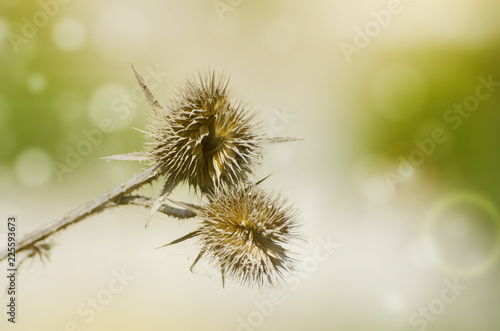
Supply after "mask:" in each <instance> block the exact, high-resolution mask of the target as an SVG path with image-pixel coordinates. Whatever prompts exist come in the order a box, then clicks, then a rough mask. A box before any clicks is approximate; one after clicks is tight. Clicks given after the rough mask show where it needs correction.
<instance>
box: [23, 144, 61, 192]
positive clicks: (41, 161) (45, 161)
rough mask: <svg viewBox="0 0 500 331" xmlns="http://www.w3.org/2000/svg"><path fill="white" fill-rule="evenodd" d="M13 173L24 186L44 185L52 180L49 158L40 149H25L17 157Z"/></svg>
mask: <svg viewBox="0 0 500 331" xmlns="http://www.w3.org/2000/svg"><path fill="white" fill-rule="evenodd" d="M15 171H16V175H17V178H18V179H19V181H20V182H21V183H23V184H24V185H25V186H32V187H33V186H41V185H44V184H46V183H47V182H48V181H49V180H50V179H51V178H52V168H51V158H50V156H49V154H48V153H47V152H45V151H44V150H42V149H40V148H30V149H27V150H25V151H24V152H22V153H21V155H19V156H18V158H17V160H16V164H15Z"/></svg>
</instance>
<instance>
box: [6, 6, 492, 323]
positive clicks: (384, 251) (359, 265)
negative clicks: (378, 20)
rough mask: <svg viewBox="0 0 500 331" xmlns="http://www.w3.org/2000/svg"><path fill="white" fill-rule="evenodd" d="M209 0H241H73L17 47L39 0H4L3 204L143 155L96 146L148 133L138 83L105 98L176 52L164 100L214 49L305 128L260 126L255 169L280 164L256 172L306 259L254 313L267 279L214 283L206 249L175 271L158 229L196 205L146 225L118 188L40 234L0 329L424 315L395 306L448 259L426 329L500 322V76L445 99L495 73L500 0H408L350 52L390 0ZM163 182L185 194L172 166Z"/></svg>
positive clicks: (68, 191) (112, 180)
mask: <svg viewBox="0 0 500 331" xmlns="http://www.w3.org/2000/svg"><path fill="white" fill-rule="evenodd" d="M47 2H50V1H48V0H45V1H43V0H42V3H47ZM221 2H222V3H226V4H228V3H232V4H233V5H229V6H230V10H228V11H226V12H223V13H219V14H218V12H217V10H216V9H215V7H214V2H212V0H209V1H153V0H142V1H135V0H128V1H118V0H116V1H112V0H104V1H82V0H71V1H68V2H67V4H61V5H58V6H57V8H56V7H54V8H56V9H57V10H56V9H54V10H55V12H54V15H53V17H51V18H50V19H49V20H48V22H47V23H46V24H45V25H44V26H43V27H41V28H40V29H39V31H38V33H37V35H36V36H34V37H33V38H30V39H29V40H28V43H27V44H23V45H20V49H19V52H17V53H16V52H14V48H13V47H12V44H11V42H10V39H9V38H10V37H9V32H14V33H17V34H21V31H22V27H23V24H24V21H23V17H25V18H27V19H28V20H32V18H33V16H34V15H36V14H37V13H39V12H40V11H41V10H42V7H41V6H40V4H39V2H38V1H28V0H24V1H15V0H2V1H1V2H0V146H1V147H0V183H1V185H0V197H1V199H0V211H1V213H0V214H1V218H2V222H0V224H5V223H4V220H6V219H7V216H8V215H16V216H17V217H18V219H19V225H18V230H19V234H24V233H27V232H29V231H32V230H34V229H36V228H37V227H39V226H41V225H43V224H46V223H47V222H49V221H51V220H53V219H55V218H57V217H59V216H60V215H62V214H64V213H66V212H68V211H70V210H72V209H73V208H76V207H78V206H79V205H81V204H83V203H85V202H87V201H88V200H90V199H92V198H93V197H95V196H97V195H99V194H101V193H104V192H105V191H106V190H108V189H110V188H112V187H114V186H116V185H118V184H119V183H121V182H123V181H124V180H126V179H128V178H130V177H131V176H132V175H133V174H134V173H137V172H138V171H140V170H141V167H142V166H141V165H137V164H128V163H124V162H110V163H108V162H106V161H103V160H100V159H99V158H100V157H103V156H107V155H111V154H119V153H127V152H131V151H139V150H141V149H142V148H143V146H144V143H145V140H144V138H143V136H142V134H141V133H140V132H138V131H136V130H133V129H131V128H132V127H135V128H138V129H141V130H143V129H144V128H145V124H146V123H147V120H148V118H149V114H150V110H149V108H148V106H147V103H146V101H145V100H141V101H140V102H139V103H138V105H137V106H136V107H130V108H128V109H127V112H128V114H127V116H125V117H124V118H120V117H118V116H117V115H118V114H119V113H117V112H114V111H113V110H112V109H113V108H112V104H113V102H114V101H115V100H116V99H117V98H119V97H120V95H122V94H131V93H132V91H134V88H135V87H136V82H135V80H134V77H133V73H132V71H131V68H130V63H131V62H132V63H134V65H135V67H136V68H137V70H138V71H139V72H141V73H142V74H144V75H146V74H147V73H148V67H149V68H157V67H158V68H160V70H161V71H162V72H165V73H168V76H166V77H163V78H162V79H161V82H159V84H158V86H157V87H156V88H154V89H153V92H154V93H155V95H156V96H157V97H158V98H159V99H160V100H164V99H165V98H167V97H168V96H169V95H170V94H171V92H172V91H173V89H174V88H175V86H176V85H177V84H179V83H181V82H182V81H183V80H184V79H185V78H186V77H187V76H188V75H191V74H194V73H196V71H197V70H199V69H202V70H203V69H206V68H215V69H216V70H225V71H226V72H228V73H230V74H231V80H232V85H233V87H234V89H235V91H236V92H237V93H238V95H240V96H242V97H244V98H245V99H247V100H248V102H249V103H250V104H252V105H253V106H254V108H255V109H260V110H261V114H262V118H263V121H264V123H266V125H267V126H270V125H271V124H272V123H277V125H274V126H273V127H271V129H274V131H273V133H275V134H276V135H284V136H297V137H304V138H306V139H305V140H304V141H300V142H295V143H289V144H282V145H275V146H271V147H269V148H268V149H267V150H266V153H265V156H264V159H263V162H262V166H261V167H260V168H259V169H258V170H257V171H256V177H255V178H256V179H258V178H262V177H264V176H266V175H267V174H269V173H273V176H271V177H270V178H269V179H268V180H266V182H265V185H266V187H269V188H274V189H276V190H278V191H280V192H282V193H283V194H285V195H286V196H288V197H289V199H290V201H292V202H294V203H295V206H296V207H297V208H299V209H300V210H301V214H302V217H303V220H304V223H305V225H304V227H303V232H304V234H305V235H306V236H307V238H308V244H306V245H305V246H304V247H302V248H300V249H298V252H299V253H300V254H301V255H299V261H300V262H299V265H301V263H303V262H302V261H308V262H307V263H309V264H305V265H304V268H306V269H307V270H309V271H310V272H306V273H305V277H307V279H304V280H302V281H301V282H300V284H298V283H297V281H293V282H291V283H290V284H289V285H286V284H284V285H283V289H282V290H283V293H284V294H283V295H284V297H282V298H281V300H280V301H279V303H278V304H276V305H275V306H274V307H273V308H272V309H271V308H269V313H267V312H266V314H267V315H266V316H265V315H264V314H262V313H259V312H258V310H257V308H256V306H255V302H258V303H261V302H263V301H266V300H270V298H271V292H270V291H268V290H264V291H262V292H259V291H258V290H255V289H253V290H252V289H247V288H242V287H241V286H239V285H236V284H233V283H231V282H228V283H227V286H226V288H225V289H223V288H222V286H221V282H220V276H219V275H218V274H217V272H215V271H214V270H213V269H212V268H210V267H209V266H207V265H206V264H203V263H201V264H200V265H199V266H198V267H197V268H196V269H195V272H194V273H191V272H190V271H189V266H190V264H191V263H192V261H193V259H194V258H195V257H196V255H197V246H196V243H195V242H193V241H190V242H186V243H183V244H179V245H177V246H175V247H169V248H164V249H161V250H155V249H154V248H155V247H157V246H159V245H161V244H164V243H166V242H169V241H171V240H173V239H176V238H178V237H180V236H182V235H184V234H186V233H188V232H189V231H190V230H191V229H193V227H194V226H195V225H196V223H195V221H194V220H190V221H177V220H174V219H170V218H168V217H166V216H164V215H156V216H155V217H154V218H153V220H152V222H151V226H150V227H149V228H148V230H147V231H145V230H144V222H145V220H146V218H147V215H148V213H149V211H148V210H145V209H143V208H140V207H126V208H123V207H122V208H116V209H112V210H108V211H105V212H103V213H101V214H99V215H96V216H94V217H92V218H89V219H87V220H85V221H84V222H82V223H81V224H78V225H76V226H74V227H71V228H69V229H68V230H66V231H64V232H62V233H60V234H58V235H56V236H54V237H53V238H51V240H52V242H53V243H54V244H55V246H54V248H53V249H52V251H51V261H50V262H48V263H46V264H45V265H44V264H42V263H41V262H39V261H33V262H30V263H27V264H26V265H25V266H24V268H23V269H22V270H21V274H20V275H19V276H18V279H17V284H18V288H19V296H18V317H17V319H18V320H17V321H18V323H16V325H11V324H10V323H7V322H6V314H5V313H4V312H3V311H4V310H5V308H2V310H1V314H0V316H1V319H0V329H1V330H50V331H54V330H61V331H63V330H65V328H66V327H67V326H68V323H71V322H75V323H77V324H78V326H79V327H80V328H81V330H84V331H97V330H107V331H109V330H214V331H220V330H237V329H238V325H239V321H240V318H241V319H243V320H248V319H249V318H256V320H254V321H253V323H254V325H255V327H252V328H253V329H255V330H287V331H292V330H384V331H385V330H419V327H418V326H415V325H411V324H410V321H409V317H410V316H411V315H412V314H413V313H415V312H418V311H419V309H420V307H428V306H429V305H430V304H432V303H433V302H434V304H435V305H437V306H436V307H438V308H439V307H440V306H439V305H440V303H439V300H441V301H442V299H441V295H442V293H443V291H444V290H445V289H446V288H447V285H446V281H451V282H453V281H454V280H455V279H458V281H459V283H460V284H463V286H465V287H466V289H465V290H463V291H462V292H461V293H460V295H459V296H458V297H456V298H455V299H454V300H452V302H450V303H446V304H445V305H444V306H443V309H442V312H440V314H439V315H438V316H436V318H435V320H434V321H432V322H429V323H428V325H427V328H426V329H427V330H436V331H437V330H496V329H497V328H498V326H499V325H500V317H499V316H500V315H499V314H498V310H499V309H500V298H499V295H498V293H500V289H499V287H500V283H499V282H498V279H499V276H500V269H499V264H498V256H493V258H490V255H491V254H492V253H491V252H495V249H496V248H495V247H498V245H499V244H500V238H499V227H500V225H499V222H500V221H499V220H498V218H496V216H495V214H494V212H492V211H491V210H490V209H492V210H493V211H495V210H496V209H497V208H498V204H499V200H500V189H499V187H500V176H499V175H498V169H499V168H500V157H499V154H498V151H499V150H500V149H499V147H500V146H499V144H500V143H499V141H500V140H499V136H498V132H499V128H500V124H499V123H500V113H499V105H500V93H499V92H498V91H497V92H493V93H491V95H490V96H489V97H488V98H487V99H486V100H484V101H481V103H480V105H479V108H478V109H477V110H476V111H474V112H472V113H470V116H469V117H468V118H466V119H463V122H462V123H461V126H460V128H458V129H456V130H454V129H451V128H450V126H449V124H448V123H446V122H444V120H443V114H444V113H445V112H446V111H447V109H449V108H451V107H453V104H455V103H461V102H462V101H463V100H464V99H465V98H466V97H468V96H470V95H474V93H475V89H476V88H477V86H478V84H479V81H478V77H479V76H482V77H485V78H487V77H488V76H489V75H492V76H493V79H494V80H495V81H500V66H499V59H500V21H499V20H498V17H499V14H500V4H499V2H498V1H494V0H491V1H488V0H479V1H473V0H458V1H452V0H447V1H445V0H440V1H427V0H420V1H404V0H402V1H400V2H399V6H398V7H397V8H398V10H397V14H392V15H391V17H390V22H387V24H385V25H386V26H383V27H380V25H379V28H380V29H379V31H375V32H373V36H372V37H370V43H369V45H367V46H366V47H363V48H360V49H359V53H356V54H353V55H352V57H351V58H350V60H351V61H347V59H346V56H345V54H344V53H343V52H342V49H341V45H342V43H349V44H351V45H354V39H355V35H356V31H357V29H362V30H363V29H365V27H366V26H367V24H368V25H370V24H372V25H373V24H374V23H373V22H375V21H374V16H373V14H372V12H373V11H375V12H376V13H380V12H381V11H384V10H388V8H389V2H387V1H366V0H356V1H293V2H292V1H250V0H242V1H239V2H238V1H233V2H230V1H228V0H222V1H221ZM52 3H55V1H52ZM391 6H392V5H391ZM10 36H11V35H10ZM285 111H286V113H287V114H290V115H289V117H287V118H285V120H283V119H280V121H281V122H280V121H278V122H276V121H277V120H276V118H277V117H278V119H279V118H280V117H279V116H278V115H276V114H277V113H281V114H283V112H285ZM102 118H110V119H111V120H112V122H113V124H114V125H115V130H114V131H113V132H111V133H106V134H103V139H102V142H101V143H99V144H98V145H97V146H94V147H92V150H91V152H90V153H89V154H88V155H87V156H85V157H83V158H82V161H81V163H80V164H79V165H78V166H77V167H75V168H74V169H73V171H72V172H71V173H66V174H64V175H63V177H62V180H61V181H59V180H58V178H57V176H56V174H55V172H54V171H53V168H52V165H53V162H59V163H63V162H65V157H66V155H67V149H66V148H67V147H68V146H69V148H75V147H76V146H77V145H78V144H79V143H80V142H81V141H82V140H85V139H86V138H85V136H84V134H83V131H84V130H87V131H90V130H94V129H96V128H98V127H99V126H98V125H99V123H100V120H101V119H102ZM435 128H443V130H444V131H445V133H446V135H447V140H446V141H445V142H443V143H441V144H439V145H438V146H437V147H436V149H435V151H434V152H433V153H432V154H431V155H430V156H428V157H426V158H425V162H424V163H423V164H422V165H420V166H418V167H417V168H416V169H415V171H414V172H413V173H412V175H411V176H410V177H409V178H407V179H405V180H404V181H403V182H402V183H398V184H397V185H396V186H395V190H394V191H393V190H391V185H389V183H388V182H387V180H386V177H385V176H384V175H385V174H386V172H388V171H392V172H396V171H397V167H398V164H399V160H398V157H400V156H401V157H403V158H408V156H409V154H410V153H411V152H412V151H413V150H415V148H416V147H415V144H414V140H415V139H420V140H423V139H427V138H429V137H430V136H431V132H432V130H434V129H435ZM159 189H160V185H157V184H155V185H153V186H152V187H151V186H148V187H147V188H145V189H144V190H143V191H142V193H144V194H146V195H148V196H155V195H156V194H157V193H158V191H159ZM457 194H458V195H459V196H458V198H457V199H456V200H454V202H453V203H452V204H450V205H446V204H445V205H444V207H443V208H444V209H443V210H442V211H440V212H438V213H434V212H433V210H435V208H440V206H441V207H442V206H443V203H446V201H447V200H446V199H448V198H450V197H451V198H452V199H454V198H453V197H454V196H456V195H457ZM173 197H174V198H175V199H178V200H184V201H194V202H197V198H196V197H193V196H192V195H190V194H189V192H188V190H187V189H186V188H178V189H177V190H175V191H174V193H173ZM471 197H472V198H471ZM477 201H480V202H477ZM488 206H490V207H488ZM485 208H486V209H485ZM488 208H490V209H488ZM429 224H431V225H433V226H431V225H429ZM2 227H3V228H1V229H0V240H2V245H3V244H5V233H6V226H4V225H2ZM318 238H321V239H323V240H328V238H330V240H331V241H333V242H335V243H337V244H338V247H337V248H336V249H335V250H334V251H333V253H332V254H330V255H328V258H326V259H325V260H324V261H318V260H317V259H316V260H314V261H313V260H311V259H312V258H311V256H313V255H314V253H315V251H316V252H317V250H318V249H319V248H318V247H320V246H318V245H319V244H318ZM315 262H317V263H315ZM0 267H1V270H2V271H0V274H1V275H4V270H5V269H6V264H5V263H0ZM450 269H451V270H450ZM122 270H123V271H124V272H126V273H127V274H128V275H130V276H131V277H133V280H130V281H129V283H128V284H127V285H126V286H124V287H123V289H122V290H121V291H117V292H119V293H115V294H113V297H112V299H111V300H110V303H109V304H108V305H106V306H105V307H104V308H103V309H102V311H99V312H97V313H96V315H95V318H92V319H90V320H88V321H87V320H86V319H85V318H86V316H82V314H80V313H78V311H77V308H78V307H79V306H80V305H81V304H82V303H85V302H87V300H88V298H92V297H96V296H97V295H101V296H103V295H105V294H102V293H106V292H105V291H107V290H108V288H109V284H110V282H112V283H113V279H114V277H115V276H114V275H113V271H116V272H122ZM2 278H3V279H5V278H4V277H3V276H2ZM3 284H4V283H3V282H0V287H2V288H3V287H4V285H3ZM113 284H115V283H113ZM103 291H104V292H103ZM6 299H7V297H2V302H5V300H6ZM436 302H437V303H436ZM2 306H3V307H5V306H4V304H3V303H2ZM271 310H272V312H271ZM256 312H257V313H256ZM259 314H260V315H259ZM255 316H257V317H255ZM259 316H261V317H262V319H261V320H259ZM255 321H257V322H255ZM257 324H258V325H257ZM257 326H258V327H257ZM247 329H248V328H247ZM242 330H244V329H242Z"/></svg>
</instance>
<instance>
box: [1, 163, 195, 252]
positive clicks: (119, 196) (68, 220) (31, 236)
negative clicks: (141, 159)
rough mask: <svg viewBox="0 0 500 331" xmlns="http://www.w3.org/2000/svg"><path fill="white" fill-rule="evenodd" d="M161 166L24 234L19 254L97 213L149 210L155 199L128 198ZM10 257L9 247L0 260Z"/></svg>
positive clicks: (178, 213) (168, 210)
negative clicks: (134, 208)
mask: <svg viewBox="0 0 500 331" xmlns="http://www.w3.org/2000/svg"><path fill="white" fill-rule="evenodd" d="M157 168H158V166H155V167H151V168H149V169H146V170H144V171H143V172H142V173H140V174H138V175H136V176H134V177H133V178H131V179H129V180H127V181H126V182H124V183H123V184H121V185H118V186H117V187H115V188H113V189H111V190H110V191H108V192H107V193H105V194H103V195H101V196H98V197H96V198H94V199H92V200H91V201H89V202H87V203H86V204H84V205H82V206H80V207H78V208H76V209H75V210H73V211H71V212H69V213H67V214H65V215H63V216H62V217H60V218H58V219H56V220H54V221H53V222H51V223H48V224H46V225H44V226H42V227H40V228H38V229H36V230H34V231H32V232H30V233H28V234H26V235H24V236H23V237H22V238H21V239H20V240H19V241H18V244H17V245H16V246H17V247H16V252H17V253H19V252H21V251H24V250H26V249H28V248H30V247H32V246H33V245H34V244H36V243H37V242H40V241H42V240H44V239H46V238H47V237H49V236H51V235H53V234H55V233H57V232H59V231H61V230H62V229H65V228H66V227H68V226H70V225H73V224H76V223H78V222H79V221H81V220H83V219H85V218H86V217H88V216H90V215H93V214H96V213H98V212H100V211H102V210H104V209H106V208H109V207H113V206H117V205H125V204H133V205H140V206H147V207H150V206H151V205H152V202H153V201H154V200H153V199H149V198H145V197H140V196H126V195H127V194H129V193H130V192H132V191H134V190H136V189H138V188H139V187H141V186H143V185H144V184H147V183H150V182H151V181H152V180H154V179H156V178H157V177H158V175H159V174H158V173H157V171H156V170H157ZM160 211H161V212H163V213H165V214H167V215H170V216H174V217H177V218H188V217H193V216H194V214H193V213H192V212H190V211H189V210H184V209H179V208H174V207H171V206H168V205H163V206H162V207H161V208H160ZM7 256H8V251H7V248H5V249H4V250H2V251H1V252H0V261H2V260H4V259H6V258H7Z"/></svg>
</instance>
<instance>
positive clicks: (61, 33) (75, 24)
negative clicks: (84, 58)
mask: <svg viewBox="0 0 500 331" xmlns="http://www.w3.org/2000/svg"><path fill="white" fill-rule="evenodd" d="M85 36H86V31H85V28H84V27H83V25H82V24H81V23H80V22H79V21H78V20H76V19H74V18H63V19H61V20H59V21H58V22H57V23H56V24H55V26H54V29H53V30H52V38H53V39H54V42H55V44H56V45H57V47H59V48H60V49H61V50H63V51H67V52H71V51H75V50H77V49H79V48H80V47H81V46H82V45H83V43H84V42H85Z"/></svg>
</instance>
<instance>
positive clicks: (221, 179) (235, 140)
mask: <svg viewBox="0 0 500 331" xmlns="http://www.w3.org/2000/svg"><path fill="white" fill-rule="evenodd" d="M228 84H229V80H228V78H227V77H226V76H225V75H223V74H216V73H215V72H214V71H211V72H208V73H205V74H201V73H200V74H199V77H198V79H197V80H195V79H188V80H187V81H186V82H185V83H184V84H183V85H181V86H180V87H179V88H178V89H177V91H176V93H174V96H173V97H172V98H171V99H170V100H169V102H168V103H167V104H166V107H159V108H157V109H155V111H154V118H153V121H152V123H151V124H150V126H149V132H148V136H149V138H150V140H151V141H152V147H151V149H150V150H149V156H150V158H151V159H152V160H155V161H156V162H157V164H158V165H159V166H160V168H159V171H160V172H161V173H162V174H165V175H166V176H167V180H166V183H165V189H164V192H163V193H168V191H169V190H170V188H171V187H172V186H175V185H176V184H177V183H180V182H187V183H188V184H189V185H190V186H192V187H194V188H195V189H199V190H201V191H202V192H204V193H206V192H208V191H209V190H211V189H212V188H213V187H215V186H217V185H219V184H221V183H231V184H234V183H239V182H241V181H245V180H247V178H248V175H249V174H251V173H252V168H253V167H254V166H255V165H256V164H257V163H258V160H259V158H260V156H261V149H262V144H261V140H262V138H263V136H262V134H261V132H262V129H261V126H260V123H258V122H257V121H256V118H255V117H256V114H255V112H252V111H250V110H248V109H247V107H246V105H245V104H243V103H242V102H241V101H235V100H234V99H233V98H232V93H231V91H230V90H229V88H228Z"/></svg>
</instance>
